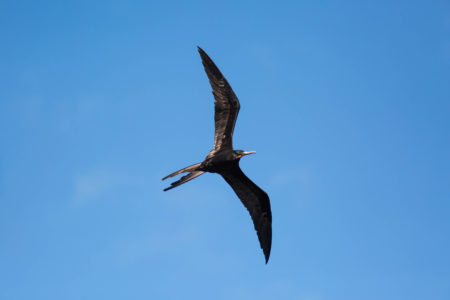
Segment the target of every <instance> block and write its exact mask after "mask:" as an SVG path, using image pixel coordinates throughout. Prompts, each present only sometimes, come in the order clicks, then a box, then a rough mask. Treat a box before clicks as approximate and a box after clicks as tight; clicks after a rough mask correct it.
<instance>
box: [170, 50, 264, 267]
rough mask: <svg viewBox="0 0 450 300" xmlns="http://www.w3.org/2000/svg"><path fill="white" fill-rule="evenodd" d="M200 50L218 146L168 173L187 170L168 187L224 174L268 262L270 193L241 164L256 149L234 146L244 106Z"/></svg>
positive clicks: (215, 145)
mask: <svg viewBox="0 0 450 300" xmlns="http://www.w3.org/2000/svg"><path fill="white" fill-rule="evenodd" d="M198 51H199V53H200V56H201V58H202V63H203V66H204V68H205V71H206V74H207V75H208V79H209V82H210V84H211V87H212V90H213V91H212V92H213V95H214V99H215V101H214V111H215V113H214V121H215V132H214V147H213V149H212V150H211V151H210V152H209V154H208V156H207V157H206V158H205V160H204V161H203V162H202V163H197V164H194V165H191V166H188V167H186V168H183V169H181V170H178V171H176V172H174V173H172V174H170V175H168V176H166V177H164V178H163V180H165V179H167V178H170V177H174V176H177V175H179V174H182V173H187V175H184V176H182V177H181V178H180V179H179V180H177V181H175V182H173V183H171V185H170V186H169V187H168V188H166V189H164V191H167V190H170V189H173V188H175V187H177V186H180V185H182V184H183V183H186V182H188V181H190V180H192V179H194V178H197V177H198V176H200V175H202V174H203V173H205V172H211V173H218V174H220V175H221V176H222V177H223V178H224V179H225V181H226V182H227V183H228V184H229V185H230V186H231V188H232V189H233V190H234V192H235V193H236V195H237V196H238V197H239V199H240V200H241V202H242V203H243V204H244V206H245V207H246V208H247V210H248V211H249V213H250V216H251V217H252V220H253V224H254V226H255V230H256V232H257V234H258V239H259V243H260V245H261V248H262V250H263V252H264V256H265V258H266V263H267V262H268V260H269V256H270V249H271V244H272V213H271V209H270V201H269V197H268V195H267V194H266V192H264V191H263V190H262V189H260V188H259V187H258V186H257V185H256V184H255V183H253V182H252V181H251V180H250V179H249V178H248V177H247V176H246V175H245V174H244V173H243V172H242V170H241V169H240V167H239V160H240V159H241V157H243V156H245V155H247V154H252V153H254V152H253V151H252V152H244V151H241V150H234V149H233V131H234V125H235V123H236V119H237V116H238V113H239V109H240V104H239V100H238V98H237V97H236V95H235V94H234V92H233V90H232V89H231V86H230V85H229V84H228V82H227V80H226V79H225V77H224V76H223V75H222V73H221V72H220V71H219V69H218V68H217V66H216V65H215V64H214V62H213V61H212V60H211V58H209V56H208V55H207V54H206V53H205V52H204V51H203V50H202V49H201V48H200V47H199V48H198Z"/></svg>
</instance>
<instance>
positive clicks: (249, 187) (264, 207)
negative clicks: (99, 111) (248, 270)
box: [220, 163, 272, 263]
mask: <svg viewBox="0 0 450 300" xmlns="http://www.w3.org/2000/svg"><path fill="white" fill-rule="evenodd" d="M220 175H222V177H223V178H224V179H225V180H226V182H227V183H228V184H229V185H230V186H231V187H232V188H233V190H234V192H235V193H236V195H237V196H238V197H239V199H241V202H242V203H243V204H244V206H245V207H246V208H247V210H248V211H249V213H250V216H251V217H252V220H253V224H254V226H255V230H256V233H257V234H258V239H259V243H260V245H261V249H262V250H263V252H264V256H265V258H266V263H267V262H268V261H269V256H270V249H271V246H272V212H271V209H270V200H269V196H268V195H267V193H266V192H264V191H263V190H262V189H261V188H259V187H258V186H257V185H256V184H254V183H253V182H252V181H251V180H250V179H249V178H248V177H247V176H246V175H245V174H244V173H243V172H242V170H241V168H239V165H238V163H236V164H233V167H232V168H230V169H227V170H225V171H222V172H220Z"/></svg>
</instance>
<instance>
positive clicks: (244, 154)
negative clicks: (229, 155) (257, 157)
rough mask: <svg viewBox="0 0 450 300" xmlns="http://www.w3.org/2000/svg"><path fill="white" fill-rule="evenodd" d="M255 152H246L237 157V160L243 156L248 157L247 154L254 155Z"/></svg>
mask: <svg viewBox="0 0 450 300" xmlns="http://www.w3.org/2000/svg"><path fill="white" fill-rule="evenodd" d="M255 153H256V151H247V152H243V153H242V154H241V155H239V156H238V157H237V158H241V157H243V156H246V155H249V154H255Z"/></svg>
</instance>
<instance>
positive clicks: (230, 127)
mask: <svg viewBox="0 0 450 300" xmlns="http://www.w3.org/2000/svg"><path fill="white" fill-rule="evenodd" d="M198 52H199V53H200V56H201V58H202V63H203V67H204V68H205V72H206V74H207V75H208V79H209V83H210V84H211V87H212V92H213V95H214V99H215V101H214V111H215V114H214V121H215V132H214V148H213V150H212V151H211V152H217V151H219V150H223V149H233V131H234V125H235V124H236V119H237V116H238V113H239V109H240V104H239V100H238V98H237V97H236V95H235V94H234V92H233V90H232V89H231V86H230V85H229V84H228V82H227V80H226V79H225V77H224V76H223V75H222V73H221V72H220V70H219V68H217V66H216V64H215V63H214V62H213V61H212V59H211V58H210V57H209V56H208V54H206V52H205V51H203V50H202V49H201V48H200V47H198Z"/></svg>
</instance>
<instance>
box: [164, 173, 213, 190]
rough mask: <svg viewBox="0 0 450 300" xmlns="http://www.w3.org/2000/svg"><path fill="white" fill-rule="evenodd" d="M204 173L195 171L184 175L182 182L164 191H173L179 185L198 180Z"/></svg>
mask: <svg viewBox="0 0 450 300" xmlns="http://www.w3.org/2000/svg"><path fill="white" fill-rule="evenodd" d="M203 173H205V172H204V171H193V172H191V173H189V174H187V175H184V176H183V177H181V179H180V180H177V181H175V182H172V183H171V184H170V186H169V187H168V188H165V189H164V192H165V191H168V190H170V189H173V188H174V187H177V186H179V185H182V184H183V183H186V182H188V181H191V180H192V179H194V178H197V177H198V176H200V175H202V174H203Z"/></svg>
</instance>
